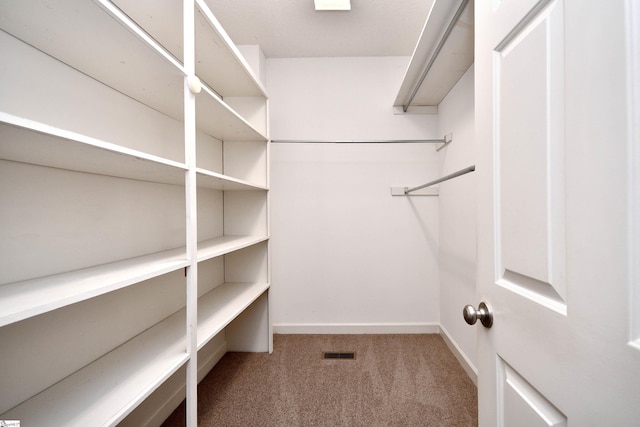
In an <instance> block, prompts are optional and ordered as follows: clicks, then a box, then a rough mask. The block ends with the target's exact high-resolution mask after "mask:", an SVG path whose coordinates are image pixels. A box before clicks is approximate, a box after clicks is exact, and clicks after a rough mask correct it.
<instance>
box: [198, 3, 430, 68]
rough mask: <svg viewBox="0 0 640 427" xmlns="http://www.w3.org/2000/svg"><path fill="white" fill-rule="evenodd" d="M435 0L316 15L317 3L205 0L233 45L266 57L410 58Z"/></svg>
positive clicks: (364, 5) (356, 6) (360, 5)
mask: <svg viewBox="0 0 640 427" xmlns="http://www.w3.org/2000/svg"><path fill="white" fill-rule="evenodd" d="M432 1H433V0H351V11H348V12H346V11H340V12H316V11H315V10H314V5H313V0H206V3H207V4H208V5H209V7H210V8H211V10H212V11H213V13H214V15H216V17H217V18H218V20H219V21H220V23H221V24H222V26H223V27H224V28H225V30H226V31H227V33H229V36H230V37H231V39H232V40H233V41H234V43H235V44H259V45H260V46H261V47H262V50H263V51H264V53H265V55H266V56H267V57H268V58H294V57H333V56H411V54H412V53H413V49H414V48H415V46H416V43H417V41H418V38H419V37H420V32H421V31H422V27H423V25H424V22H425V21H426V19H427V14H428V11H429V8H430V7H431V3H432Z"/></svg>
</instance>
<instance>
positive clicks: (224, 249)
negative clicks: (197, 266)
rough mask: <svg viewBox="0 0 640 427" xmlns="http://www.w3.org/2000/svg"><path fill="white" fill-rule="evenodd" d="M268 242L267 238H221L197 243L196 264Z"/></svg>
mask: <svg viewBox="0 0 640 427" xmlns="http://www.w3.org/2000/svg"><path fill="white" fill-rule="evenodd" d="M266 240H269V237H268V236H223V237H218V238H216V239H211V240H205V241H202V242H198V262H202V261H206V260H208V259H211V258H215V257H218V256H221V255H224V254H228V253H231V252H234V251H237V250H240V249H244V248H247V247H249V246H252V245H255V244H257V243H260V242H264V241H266Z"/></svg>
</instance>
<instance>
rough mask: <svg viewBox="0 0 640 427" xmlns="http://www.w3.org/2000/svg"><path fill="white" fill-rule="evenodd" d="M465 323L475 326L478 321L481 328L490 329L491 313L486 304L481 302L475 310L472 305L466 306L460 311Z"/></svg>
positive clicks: (491, 322) (491, 323)
mask: <svg viewBox="0 0 640 427" xmlns="http://www.w3.org/2000/svg"><path fill="white" fill-rule="evenodd" d="M462 315H463V316H464V320H465V322H467V323H468V324H470V325H475V323H476V322H477V321H478V320H479V321H480V323H482V326H484V327H485V328H490V327H491V326H492V325H493V313H492V312H491V309H490V308H489V306H488V305H487V304H485V303H484V302H481V303H480V305H479V306H478V309H477V310H476V309H475V308H474V307H473V306H472V305H466V306H465V307H464V309H463V310H462Z"/></svg>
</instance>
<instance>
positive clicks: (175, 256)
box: [0, 0, 272, 426]
mask: <svg viewBox="0 0 640 427" xmlns="http://www.w3.org/2000/svg"><path fill="white" fill-rule="evenodd" d="M190 17H191V18H193V21H192V22H190V21H189V19H191V18H190ZM0 29H1V30H2V31H0V52H2V55H3V64H5V65H6V66H5V65H3V67H2V68H1V69H0V252H1V253H2V254H3V256H2V257H0V340H2V342H3V351H2V352H0V376H1V377H2V378H3V388H4V389H5V390H11V392H10V393H2V395H1V397H0V419H19V420H21V421H22V422H23V424H24V425H31V426H40V425H43V426H44V425H47V426H48V425H73V426H86V425H116V424H118V425H140V423H143V424H148V425H159V424H160V423H161V422H162V421H163V418H164V417H165V416H166V415H168V414H169V413H170V412H171V411H172V410H173V408H174V407H175V405H177V403H179V402H180V401H181V400H182V399H183V398H184V397H185V395H186V397H187V420H188V424H189V425H190V426H195V425H196V415H197V405H196V402H195V397H196V385H197V384H196V381H194V379H195V378H201V377H202V375H204V372H203V371H206V370H207V369H210V367H211V366H213V364H215V362H216V361H217V360H218V359H219V357H221V356H222V354H224V352H225V351H227V350H237V351H263V352H266V351H271V347H272V337H271V328H270V325H269V319H268V294H269V260H268V258H269V216H268V212H269V207H268V203H269V196H268V189H269V179H268V175H269V174H268V158H269V155H268V153H269V139H268V130H267V121H268V116H267V115H268V111H267V96H266V91H265V89H264V87H263V85H262V83H261V82H259V81H258V79H257V78H256V77H255V76H256V74H254V72H253V71H252V70H251V69H250V67H249V66H248V63H247V61H246V60H245V59H244V58H243V57H242V55H241V54H240V52H239V51H238V49H237V48H236V46H235V45H234V44H233V42H232V41H231V39H230V38H229V37H228V36H227V34H226V33H225V32H224V30H223V28H222V27H221V26H220V24H219V22H218V21H217V20H216V19H215V17H214V15H213V14H212V13H211V11H210V9H209V7H208V6H207V3H206V2H205V1H202V0H193V1H190V0H186V1H185V2H184V3H183V2H180V1H168V2H152V1H134V0H113V1H109V0H94V1H88V0H51V1H47V2H39V1H35V0H25V1H20V2H2V3H1V4H0ZM185 46H186V48H185ZM190 46H191V47H190ZM191 48H192V49H193V50H190V49H191ZM194 71H195V75H196V76H198V77H199V79H200V81H201V82H202V85H203V89H202V91H201V92H200V93H198V94H192V93H191V92H189V89H188V85H187V84H186V80H187V77H189V76H190V75H191V76H192V75H193V72H194ZM195 237H197V244H196V243H195V240H194V238H195ZM193 319H197V321H196V322H195V325H192V323H193V322H192V321H191V320H193ZM199 355H200V356H199ZM198 371H200V372H199V373H198ZM185 375H186V376H185ZM196 375H197V377H196ZM185 390H186V391H185Z"/></svg>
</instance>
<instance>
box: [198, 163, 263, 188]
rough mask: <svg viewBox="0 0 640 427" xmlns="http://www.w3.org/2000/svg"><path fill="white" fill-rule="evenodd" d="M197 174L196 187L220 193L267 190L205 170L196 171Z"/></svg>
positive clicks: (260, 186) (261, 186)
mask: <svg viewBox="0 0 640 427" xmlns="http://www.w3.org/2000/svg"><path fill="white" fill-rule="evenodd" d="M196 172H197V173H198V187H202V188H210V189H213V190H222V191H247V190H267V189H268V188H267V187H265V186H263V185H255V184H251V183H249V182H246V181H243V180H240V179H236V178H232V177H230V176H226V175H223V174H219V173H216V172H211V171H208V170H206V169H201V168H198V169H196Z"/></svg>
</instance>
